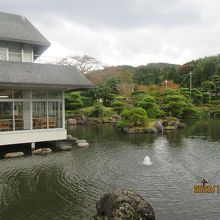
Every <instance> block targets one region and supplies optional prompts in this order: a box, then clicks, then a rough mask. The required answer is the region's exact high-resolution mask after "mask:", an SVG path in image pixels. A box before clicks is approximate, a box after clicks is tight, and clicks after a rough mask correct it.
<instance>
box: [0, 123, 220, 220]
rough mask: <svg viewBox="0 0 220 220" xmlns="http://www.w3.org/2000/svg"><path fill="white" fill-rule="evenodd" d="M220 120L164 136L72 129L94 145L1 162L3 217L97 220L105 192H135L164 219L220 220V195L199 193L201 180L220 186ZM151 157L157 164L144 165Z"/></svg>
mask: <svg viewBox="0 0 220 220" xmlns="http://www.w3.org/2000/svg"><path fill="white" fill-rule="evenodd" d="M219 128H220V121H217V120H215V121H214V120H213V121H201V122H200V121H198V122H189V125H188V127H187V128H186V129H184V130H179V131H174V132H167V133H165V134H164V135H159V136H151V135H146V134H139V135H125V134H122V133H121V132H120V131H118V130H117V129H115V128H114V127H112V126H109V125H106V126H93V127H77V128H76V127H73V128H72V129H70V130H69V133H71V134H73V135H74V136H77V137H80V138H83V139H87V140H88V141H89V142H90V147H89V148H87V149H81V148H77V147H76V146H74V148H73V150H72V151H71V152H61V153H55V154H52V155H49V156H46V157H41V156H28V157H25V158H19V159H10V160H0V196H1V197H0V198H1V200H0V203H1V204H0V219H6V220H7V219H9V220H14V219H16V220H20V219H21V220H23V219H28V220H29V219H30V220H35V219H36V220H44V219H59V220H60V219H68V220H69V219H90V217H91V216H92V215H94V213H95V202H96V201H97V200H98V199H99V197H100V196H102V195H103V193H105V192H109V191H112V190H114V189H131V190H134V191H136V192H138V193H140V194H141V195H142V196H143V197H144V198H145V199H146V200H148V201H149V202H150V203H151V204H152V206H153V207H154V209H155V212H156V218H157V219H162V220H163V219H218V217H219V215H220V211H219V202H220V194H219V195H218V194H217V193H215V194H206V195H198V194H193V186H194V185H196V184H200V181H201V178H202V177H206V178H207V179H209V183H210V184H220V177H219V175H220V145H219V143H220V132H218V130H219ZM146 155H148V156H149V158H150V159H151V160H152V161H153V164H152V165H151V166H144V165H143V161H144V159H145V158H146Z"/></svg>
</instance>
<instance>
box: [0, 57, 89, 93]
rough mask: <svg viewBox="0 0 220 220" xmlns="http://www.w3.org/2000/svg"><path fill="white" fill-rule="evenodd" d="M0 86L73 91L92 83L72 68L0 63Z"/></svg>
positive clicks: (87, 86)
mask: <svg viewBox="0 0 220 220" xmlns="http://www.w3.org/2000/svg"><path fill="white" fill-rule="evenodd" d="M0 86H21V87H51V88H52V87H54V88H63V89H66V90H74V89H80V88H90V87H92V83H91V82H90V81H89V80H88V79H87V78H86V77H85V76H84V75H82V74H81V73H80V72H79V71H78V70H77V69H76V68H75V67H73V66H61V65H52V64H37V63H25V62H10V61H0Z"/></svg>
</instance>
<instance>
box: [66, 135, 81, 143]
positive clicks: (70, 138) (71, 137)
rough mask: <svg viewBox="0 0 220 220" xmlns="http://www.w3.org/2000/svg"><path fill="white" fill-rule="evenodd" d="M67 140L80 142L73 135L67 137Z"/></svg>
mask: <svg viewBox="0 0 220 220" xmlns="http://www.w3.org/2000/svg"><path fill="white" fill-rule="evenodd" d="M67 140H68V141H77V140H79V139H78V138H76V137H73V136H72V135H70V134H69V135H67Z"/></svg>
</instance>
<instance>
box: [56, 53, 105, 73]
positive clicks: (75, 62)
mask: <svg viewBox="0 0 220 220" xmlns="http://www.w3.org/2000/svg"><path fill="white" fill-rule="evenodd" d="M56 64H58V65H70V66H75V67H76V68H77V69H78V70H79V71H80V72H81V73H83V74H86V73H88V72H90V71H93V70H97V69H99V68H102V67H103V65H102V64H101V62H100V61H98V60H97V59H96V58H94V57H91V56H88V55H83V56H72V55H69V56H66V57H64V58H61V59H60V60H58V61H57V63H56Z"/></svg>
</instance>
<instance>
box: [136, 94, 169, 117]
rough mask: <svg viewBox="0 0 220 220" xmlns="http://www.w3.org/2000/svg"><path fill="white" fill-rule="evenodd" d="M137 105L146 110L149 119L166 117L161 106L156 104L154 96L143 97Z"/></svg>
mask: <svg viewBox="0 0 220 220" xmlns="http://www.w3.org/2000/svg"><path fill="white" fill-rule="evenodd" d="M136 105H137V106H138V107H141V108H143V109H145V110H146V111H147V115H148V117H149V118H160V117H163V116H164V115H165V112H164V111H163V110H160V108H159V106H158V105H157V104H156V102H155V98H154V97H153V96H149V95H145V96H143V97H142V99H140V100H139V101H137V104H136Z"/></svg>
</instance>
